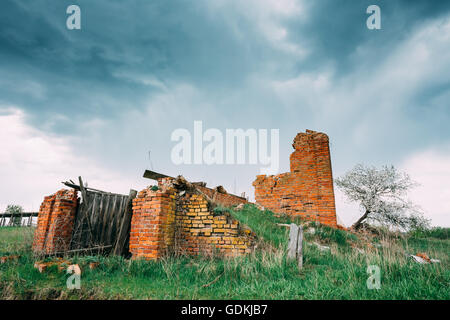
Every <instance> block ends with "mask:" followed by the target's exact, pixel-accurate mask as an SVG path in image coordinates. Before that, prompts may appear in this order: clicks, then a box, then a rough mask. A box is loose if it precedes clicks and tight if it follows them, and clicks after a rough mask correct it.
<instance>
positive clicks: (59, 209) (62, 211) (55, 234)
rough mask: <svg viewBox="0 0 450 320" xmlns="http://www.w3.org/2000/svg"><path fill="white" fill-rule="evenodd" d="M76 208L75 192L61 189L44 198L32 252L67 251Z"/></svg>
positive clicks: (76, 198)
mask: <svg viewBox="0 0 450 320" xmlns="http://www.w3.org/2000/svg"><path fill="white" fill-rule="evenodd" d="M77 206H78V197H77V192H76V191H75V190H70V191H69V190H65V189H62V190H59V191H58V192H56V193H55V194H53V195H51V196H48V197H45V198H44V201H43V202H42V204H41V207H40V209H39V214H38V223H37V228H36V230H35V233H34V241H33V251H34V252H36V253H53V252H58V251H66V250H68V249H69V245H70V240H71V237H72V230H73V223H74V219H75V214H76V209H77Z"/></svg>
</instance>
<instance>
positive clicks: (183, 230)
mask: <svg viewBox="0 0 450 320" xmlns="http://www.w3.org/2000/svg"><path fill="white" fill-rule="evenodd" d="M178 204H179V205H178V208H179V209H178V210H177V213H176V226H177V228H176V230H177V232H176V238H175V241H176V250H177V252H178V253H184V254H198V253H201V254H204V255H212V254H214V253H215V252H218V253H222V254H223V255H225V256H234V255H240V254H245V253H250V252H251V247H252V240H253V239H252V233H251V231H250V230H249V229H247V228H243V227H242V226H241V225H240V224H239V221H237V220H235V219H232V218H231V217H230V216H229V215H228V214H226V213H225V214H221V215H214V213H213V212H211V210H210V209H209V208H208V201H207V199H206V198H205V197H204V196H203V195H201V194H190V193H188V194H186V195H184V196H182V197H181V199H179V200H178Z"/></svg>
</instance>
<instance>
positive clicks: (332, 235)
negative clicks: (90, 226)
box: [0, 206, 450, 300]
mask: <svg viewBox="0 0 450 320" xmlns="http://www.w3.org/2000/svg"><path fill="white" fill-rule="evenodd" d="M232 215H233V216H235V217H236V218H238V219H239V220H241V221H242V222H243V223H245V224H247V225H248V226H249V227H250V228H251V229H252V230H253V231H255V232H256V233H257V234H258V235H259V237H260V238H262V239H264V241H261V242H260V243H259V246H258V250H257V251H256V252H255V253H254V254H251V255H249V256H246V257H239V258H235V259H226V260H222V259H219V258H201V257H199V258H177V259H176V258H168V259H167V260H164V261H158V262H145V261H127V260H124V259H122V258H120V257H100V258H99V257H77V258H74V259H73V260H74V262H76V263H79V264H80V265H81V267H82V269H83V276H82V280H81V281H82V283H81V290H74V291H69V290H67V289H66V288H65V283H66V279H67V275H65V274H64V273H58V272H57V271H56V270H49V271H47V272H46V273H44V274H40V273H39V272H38V271H37V270H35V269H34V268H33V264H34V260H33V258H32V256H31V253H30V243H31V242H30V240H31V236H30V235H31V231H30V230H28V231H27V228H21V229H17V228H2V229H0V253H1V252H8V253H14V252H19V253H21V255H22V257H21V258H20V260H19V261H16V262H8V263H6V264H3V265H0V298H3V299H7V298H13V299H14V298H16V299H17V298H18V299H47V298H54V299H57V298H65V299H80V298H81V299H88V298H94V299H99V298H120V299H124V298H125V299H127V298H129V299H447V300H448V299H449V298H450V295H449V290H448V289H449V284H450V273H449V270H448V266H449V259H448V252H449V240H448V239H443V240H438V239H430V238H425V237H422V238H414V239H405V240H396V241H393V240H386V239H375V241H378V242H379V243H381V244H383V247H381V248H378V249H377V247H374V246H371V247H367V246H366V244H365V242H364V241H362V240H360V239H358V238H357V237H356V236H354V235H352V234H349V233H347V232H345V231H342V230H334V229H331V228H327V227H318V226H316V227H315V229H316V232H315V234H314V235H312V234H309V233H305V243H306V244H307V245H305V249H304V250H305V252H304V257H305V258H304V259H305V260H304V269H303V270H302V271H300V272H299V271H298V269H297V267H296V264H295V262H292V261H286V259H285V255H284V251H285V249H284V247H285V245H286V241H287V237H288V230H287V228H283V227H279V226H277V225H276V223H289V222H290V219H289V218H287V217H285V218H276V217H274V216H273V215H272V214H271V213H270V212H268V211H266V212H261V211H259V210H257V209H255V208H254V207H252V206H247V207H245V209H244V210H242V211H236V212H232ZM295 222H299V221H295ZM22 234H25V240H26V241H21V240H22ZM313 242H320V243H321V244H324V245H328V246H330V247H331V250H330V251H327V252H322V251H320V250H318V249H317V248H316V246H314V245H311V244H312V243H313ZM308 244H309V245H308ZM352 245H353V246H358V247H360V248H363V249H365V250H366V251H367V252H366V253H365V254H360V253H358V252H357V251H356V250H354V249H353V248H352ZM404 248H406V250H407V251H408V252H410V253H415V252H417V251H425V252H427V253H428V254H430V255H431V256H432V257H433V258H438V259H441V261H442V263H441V264H433V265H419V264H416V263H414V262H412V261H410V260H408V259H407V258H406V257H405V256H404ZM92 260H100V262H101V264H100V267H99V268H98V269H95V270H89V268H87V264H88V262H89V261H92ZM368 265H378V266H379V267H380V269H381V289H380V290H368V289H367V286H366V281H367V278H368V275H367V273H366V268H367V266H368ZM216 279H217V281H215V282H213V281H214V280H216ZM212 282H213V283H212ZM211 283H212V284H211ZM208 284H209V285H208Z"/></svg>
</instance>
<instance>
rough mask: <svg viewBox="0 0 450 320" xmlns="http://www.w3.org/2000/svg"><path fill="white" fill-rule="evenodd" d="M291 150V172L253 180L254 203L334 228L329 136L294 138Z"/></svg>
mask: <svg viewBox="0 0 450 320" xmlns="http://www.w3.org/2000/svg"><path fill="white" fill-rule="evenodd" d="M292 147H293V148H294V149H295V150H294V152H293V153H292V154H291V156H290V172H288V173H282V174H279V175H276V176H265V175H259V176H257V177H256V180H255V181H254V182H253V186H254V187H255V200H256V202H257V203H259V204H261V205H262V206H264V207H265V208H267V209H269V210H272V211H273V212H276V213H284V214H288V215H293V216H296V215H300V216H302V217H304V218H306V219H308V220H314V221H318V222H320V223H323V224H326V225H329V226H333V227H336V226H337V220H336V207H335V199H334V189H333V175H332V168H331V159H330V149H329V139H328V136H327V135H326V134H324V133H321V132H316V131H312V130H306V133H298V134H297V136H296V137H295V139H294V142H293V144H292Z"/></svg>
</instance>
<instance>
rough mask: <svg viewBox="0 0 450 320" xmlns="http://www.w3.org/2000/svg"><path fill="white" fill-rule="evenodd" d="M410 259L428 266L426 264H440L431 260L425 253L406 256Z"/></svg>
mask: <svg viewBox="0 0 450 320" xmlns="http://www.w3.org/2000/svg"><path fill="white" fill-rule="evenodd" d="M408 256H409V257H410V258H412V259H413V260H414V261H416V262H417V263H420V264H428V263H440V262H441V260H438V259H431V258H430V257H429V256H428V255H427V254H426V253H423V252H418V253H416V255H413V254H408Z"/></svg>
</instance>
